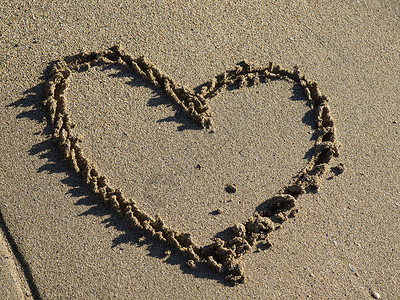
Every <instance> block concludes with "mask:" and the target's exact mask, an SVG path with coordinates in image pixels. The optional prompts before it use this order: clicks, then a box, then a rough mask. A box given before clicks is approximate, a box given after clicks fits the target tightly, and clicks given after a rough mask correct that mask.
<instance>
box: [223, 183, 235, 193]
mask: <svg viewBox="0 0 400 300" xmlns="http://www.w3.org/2000/svg"><path fill="white" fill-rule="evenodd" d="M236 190H237V189H236V186H235V185H234V184H230V183H228V184H227V185H225V191H226V192H227V193H229V194H233V193H236Z"/></svg>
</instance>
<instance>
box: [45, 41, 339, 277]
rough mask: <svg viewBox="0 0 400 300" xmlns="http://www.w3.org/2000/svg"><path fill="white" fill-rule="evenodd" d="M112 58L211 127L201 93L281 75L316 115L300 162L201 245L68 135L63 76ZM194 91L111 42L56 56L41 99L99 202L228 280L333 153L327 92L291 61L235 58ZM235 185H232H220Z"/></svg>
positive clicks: (206, 97)
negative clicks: (115, 181) (223, 234)
mask: <svg viewBox="0 0 400 300" xmlns="http://www.w3.org/2000/svg"><path fill="white" fill-rule="evenodd" d="M110 64H118V65H121V66H122V67H124V68H129V69H130V70H131V71H133V72H134V73H135V74H138V75H141V76H142V77H143V78H144V79H145V80H147V81H149V82H150V83H151V84H153V85H154V86H155V87H157V88H159V89H161V90H162V91H163V92H164V93H165V94H166V96H167V97H168V98H169V99H170V100H171V101H172V102H174V103H175V104H177V105H178V106H179V107H180V108H181V109H182V110H183V111H184V112H185V113H186V115H187V116H188V117H189V118H191V119H193V120H194V121H196V122H198V123H199V124H200V125H201V126H202V127H203V128H211V129H212V119H211V114H210V112H209V107H208V101H210V100H211V99H212V98H213V97H215V96H216V95H217V94H218V93H220V92H221V91H224V90H226V89H227V88H228V89H229V88H232V87H236V88H244V87H248V86H252V85H257V84H263V83H267V82H269V81H271V80H286V81H290V82H293V83H294V84H297V85H299V86H300V87H301V89H302V91H303V92H304V94H305V96H306V101H307V102H308V105H309V107H310V109H311V110H312V111H313V113H314V116H315V136H316V139H315V144H314V147H313V148H312V149H311V150H312V151H310V152H312V155H311V156H310V157H309V158H308V162H307V163H306V165H305V167H304V168H303V169H302V170H300V171H299V172H298V173H297V174H295V175H294V176H293V177H292V178H291V180H290V181H289V183H288V184H287V185H286V186H284V187H283V188H282V189H281V190H280V191H278V192H277V193H276V194H275V195H273V196H272V197H270V198H269V199H266V201H265V202H263V203H260V205H259V206H258V207H257V208H256V210H255V212H254V213H253V215H252V216H249V218H248V220H247V221H246V222H244V223H238V224H236V225H234V226H233V227H231V228H230V232H231V236H230V238H228V239H225V240H222V239H220V238H216V239H214V240H213V242H212V243H211V244H209V245H207V246H203V247H201V246H199V245H197V244H196V243H194V242H193V241H192V239H191V237H190V234H188V233H181V232H178V231H177V230H175V229H174V228H169V227H167V226H166V225H165V224H164V222H163V221H162V220H161V219H160V218H159V217H158V216H151V215H149V214H147V213H146V212H145V211H143V210H142V209H141V208H140V207H138V206H137V204H136V203H135V201H133V200H131V199H128V198H126V197H125V196H124V195H123V193H122V191H121V190H120V189H115V188H112V187H110V186H109V184H108V181H107V177H106V175H105V174H100V172H99V171H98V169H97V168H96V165H95V164H94V163H92V162H90V161H89V160H88V159H87V158H86V156H85V153H84V152H83V151H82V148H81V143H82V141H81V140H80V139H79V138H78V137H77V136H75V134H74V133H73V130H72V128H73V127H74V126H75V125H74V122H73V121H72V120H71V117H70V115H69V114H68V113H67V110H66V102H67V99H66V96H65V89H66V87H67V79H68V78H69V77H70V76H71V75H72V73H73V72H77V71H85V70H87V69H88V68H90V67H91V66H95V65H110ZM202 86H203V88H202V89H201V90H200V91H199V92H194V91H189V90H187V89H185V88H183V87H180V86H178V85H177V84H176V83H175V82H174V81H173V80H172V79H171V78H170V77H168V76H167V75H165V74H163V73H162V72H161V71H160V70H159V69H158V68H157V67H155V66H154V65H152V64H151V63H150V62H148V61H147V60H146V59H145V58H144V57H139V58H132V57H131V56H130V55H128V54H127V53H126V52H125V51H124V50H122V49H121V48H119V47H118V46H115V47H112V48H111V49H109V50H104V51H96V52H91V53H81V54H78V55H75V56H72V57H68V58H66V59H64V60H62V61H59V62H58V63H56V64H55V65H54V66H53V67H52V69H51V72H50V74H49V76H48V79H47V81H46V97H45V99H44V101H43V104H44V106H45V107H46V108H47V111H48V113H49V121H50V123H51V125H52V126H53V138H54V140H55V141H56V143H57V144H58V146H59V148H60V150H61V152H62V154H63V156H64V158H65V159H66V160H67V161H68V162H69V164H70V165H71V167H72V168H73V170H74V171H75V172H76V173H79V174H80V175H81V176H82V178H83V180H84V181H85V183H86V184H87V185H88V187H89V188H90V190H91V191H92V192H94V193H95V194H96V195H98V196H99V197H100V198H101V199H102V200H103V201H104V202H105V203H106V204H108V205H110V206H111V207H113V208H114V209H115V210H116V211H118V212H119V213H120V214H121V215H123V216H124V217H125V218H126V219H127V220H128V221H129V222H130V223H131V224H132V225H133V226H134V227H136V228H140V229H141V230H142V231H144V232H146V233H147V234H149V235H151V236H153V237H155V238H157V239H159V240H161V241H163V242H166V243H168V244H169V245H171V246H173V247H174V248H175V249H176V250H178V251H180V252H181V253H183V254H185V255H186V257H187V258H188V262H187V265H188V266H189V267H195V266H196V264H197V263H200V262H201V263H205V264H208V265H210V266H211V267H212V268H214V269H215V270H216V271H218V272H220V273H223V274H225V275H226V279H227V280H228V281H230V282H232V283H234V284H235V283H240V282H243V280H244V278H245V277H244V269H243V266H242V264H241V261H240V260H241V257H242V256H243V255H244V254H245V253H247V252H249V251H251V250H252V249H253V247H254V246H255V244H256V243H259V242H263V241H264V242H267V238H268V234H269V233H270V232H271V231H273V230H274V227H275V225H274V224H276V223H278V224H281V223H283V222H284V221H285V220H286V219H287V217H289V216H293V215H294V213H295V212H296V211H297V209H296V199H298V198H299V197H300V195H302V194H304V193H305V192H307V191H309V190H316V189H317V187H318V184H319V178H320V177H321V175H322V174H323V173H324V171H325V170H326V169H327V164H328V162H329V161H330V160H331V158H332V157H333V156H338V155H339V153H338V144H337V142H336V138H335V127H334V121H333V119H332V116H331V114H330V110H329V107H328V101H329V98H328V97H327V96H325V95H323V94H321V93H320V91H319V89H318V85H317V83H316V82H313V81H310V80H308V79H306V78H305V76H304V75H303V74H301V73H300V71H299V69H298V67H295V68H294V69H293V70H287V69H283V68H281V67H279V66H278V65H275V66H274V65H273V64H272V63H269V64H268V66H267V67H257V68H256V67H253V66H251V65H250V64H248V63H246V62H242V63H241V64H240V65H238V66H237V67H236V68H235V69H233V70H229V71H226V72H224V73H223V74H221V75H219V76H217V77H215V78H213V79H212V80H211V81H209V82H207V83H206V84H204V85H202ZM227 189H229V190H230V191H234V189H235V187H227Z"/></svg>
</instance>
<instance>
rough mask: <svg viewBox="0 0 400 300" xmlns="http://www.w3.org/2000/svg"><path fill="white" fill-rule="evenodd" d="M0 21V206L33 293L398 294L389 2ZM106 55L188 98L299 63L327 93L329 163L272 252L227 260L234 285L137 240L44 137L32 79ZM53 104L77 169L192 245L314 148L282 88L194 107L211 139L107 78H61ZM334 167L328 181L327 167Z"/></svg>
mask: <svg viewBox="0 0 400 300" xmlns="http://www.w3.org/2000/svg"><path fill="white" fill-rule="evenodd" d="M0 15H1V17H2V23H1V25H0V34H1V36H0V38H1V39H0V47H1V56H0V70H1V75H0V76H1V78H0V95H1V107H2V108H1V110H0V114H1V116H0V117H1V121H0V126H1V127H0V139H1V141H2V143H1V148H0V151H1V152H0V154H1V156H0V167H1V172H0V184H1V188H0V199H1V207H0V209H1V213H2V215H3V217H4V219H5V223H6V225H7V228H8V230H9V232H10V234H11V235H12V237H13V239H14V240H15V242H16V244H17V245H18V249H19V252H20V253H21V256H23V258H24V261H26V262H27V264H28V265H29V268H30V271H31V274H32V278H33V280H31V281H33V282H31V287H32V286H33V287H35V288H37V290H38V294H40V297H42V298H44V299H55V298H56V299H57V298H85V299H93V298H105V299H108V298H120V299H132V298H133V299H150V298H154V299H167V298H168V299H170V298H180V299H186V298H191V299H192V298H197V299H203V298H212V299H225V298H230V299H274V298H278V297H279V298H283V299H293V298H299V299H304V298H306V297H310V298H313V299H342V298H348V299H368V298H372V297H373V296H372V293H373V292H375V293H379V294H380V295H381V297H382V298H383V299H396V298H398V297H399V296H400V288H399V286H400V285H399V283H400V278H399V276H400V275H399V273H398V270H399V269H400V263H399V261H400V259H399V258H400V255H399V248H400V246H399V240H400V228H399V227H400V226H399V221H400V217H399V216H400V198H399V196H398V195H399V194H400V191H399V189H400V188H399V187H400V182H399V177H398V170H399V166H400V163H399V160H398V159H397V157H398V155H399V152H400V151H399V147H398V146H399V144H400V143H399V141H400V135H399V131H400V128H399V126H400V113H399V107H400V104H399V103H400V97H399V94H400V93H399V92H400V88H399V85H398V81H399V79H400V71H399V69H398V65H399V62H400V56H399V51H398V50H399V49H400V33H399V30H398V28H399V25H400V24H399V23H400V22H399V16H400V14H399V8H398V6H397V4H395V3H392V4H390V3H381V2H380V1H372V2H371V1H369V2H364V1H354V2H352V3H351V4H350V3H347V2H343V3H339V2H336V3H335V4H332V3H330V2H329V1H326V2H321V1H318V2H311V1H296V2H294V3H292V4H282V3H269V4H262V5H261V4H254V3H251V2H250V1H249V2H240V3H236V2H233V1H232V2H230V1H229V2H228V1H226V2H219V3H218V4H213V3H205V2H199V3H190V4H188V3H185V4H184V3H175V2H174V3H172V2H168V1H166V2H165V3H158V4H152V3H144V2H143V1H141V2H140V4H138V3H124V2H123V1H112V2H111V1H110V2H108V1H106V2H103V4H98V3H93V2H91V1H82V2H81V3H80V4H79V6H77V5H76V4H74V3H67V2H62V3H59V4H56V3H54V2H46V1H41V2H34V1H32V2H31V3H30V4H26V3H24V2H21V3H19V4H18V3H13V4H2V5H1V7H0ZM114 44H120V45H121V46H123V47H124V48H125V49H126V50H127V52H129V53H130V54H131V55H132V56H133V57H138V56H139V55H142V54H144V55H146V57H147V58H148V59H149V61H151V62H152V63H154V64H155V65H156V66H157V67H158V68H159V69H160V70H162V71H163V72H164V73H166V74H168V75H169V76H170V77H171V78H173V80H174V81H175V82H176V83H177V84H178V85H180V86H187V87H188V89H189V90H191V89H195V88H196V87H198V86H199V85H201V84H203V83H205V82H207V81H208V80H210V79H211V78H213V77H214V76H216V75H218V74H221V73H223V72H224V71H226V70H231V69H232V68H235V65H236V64H237V63H239V62H240V61H242V60H244V59H246V60H247V61H249V62H250V63H251V64H252V65H255V66H267V65H268V62H269V61H273V62H274V63H277V64H279V65H281V66H282V67H284V68H288V69H292V67H293V66H294V65H300V67H301V70H302V71H303V72H304V74H306V76H307V78H308V79H310V80H312V81H316V82H318V83H319V89H320V90H321V91H322V93H324V94H326V95H327V96H328V97H329V98H330V102H329V106H330V108H331V114H332V116H333V118H334V119H335V128H336V138H337V140H338V142H339V143H340V144H341V146H340V154H341V155H340V157H339V158H335V159H332V160H331V161H330V163H329V167H328V168H327V170H326V172H325V173H324V175H323V176H322V177H321V180H320V181H321V182H320V187H319V190H318V192H317V193H307V194H304V195H301V196H300V197H298V199H297V206H296V208H298V210H299V211H298V213H297V214H296V217H295V218H294V219H289V220H287V221H285V222H284V223H283V225H282V227H281V228H280V229H278V230H275V231H274V232H273V233H271V234H270V235H269V242H270V243H271V244H272V247H270V248H268V247H266V246H265V245H259V246H258V247H257V246H255V247H253V249H252V251H251V252H250V253H247V254H245V255H244V256H243V263H244V266H245V268H244V271H245V276H246V281H245V283H243V284H238V285H235V286H231V285H229V284H227V282H226V281H225V279H224V275H223V274H222V275H221V274H218V273H216V272H213V271H212V269H211V268H209V267H208V266H206V265H203V264H198V266H197V267H196V268H194V269H190V268H189V267H188V266H187V265H186V261H187V257H186V256H183V255H182V254H181V253H180V252H179V251H177V250H176V248H175V247H170V246H168V245H167V244H166V243H163V242H159V241H158V240H157V239H155V238H146V239H143V238H142V236H143V231H140V230H138V229H135V228H134V227H133V226H131V224H130V222H128V221H126V220H125V219H123V218H122V217H121V214H120V213H118V212H115V211H114V210H112V209H111V208H109V207H107V206H106V205H104V204H102V202H101V200H100V199H99V197H98V196H96V195H95V194H94V193H93V192H91V190H90V188H89V187H88V186H87V185H86V184H85V183H84V182H83V180H82V178H81V177H80V175H78V174H76V173H75V172H74V171H73V169H72V168H71V167H70V165H69V164H68V163H67V162H66V161H65V160H64V159H63V158H62V153H61V151H59V149H58V148H57V146H56V144H55V143H53V141H51V138H50V137H51V131H52V128H51V126H50V125H49V123H48V122H49V120H48V119H47V121H43V118H44V117H46V116H47V112H46V110H45V109H43V108H42V101H43V100H44V99H45V96H46V95H45V87H44V82H45V79H46V78H45V77H44V75H48V74H49V73H48V71H45V70H46V69H47V70H48V67H49V66H51V65H52V63H53V62H54V61H56V60H58V59H60V58H64V57H66V56H69V55H75V54H78V53H80V51H82V50H86V51H94V50H107V49H108V48H109V47H111V46H113V45H114ZM66 96H67V97H68V102H67V103H66V110H67V111H68V112H69V113H70V115H71V118H72V119H73V121H74V122H75V123H76V127H75V128H74V129H73V130H74V132H75V133H76V134H80V136H82V151H83V152H84V153H85V157H88V159H89V160H90V161H91V162H94V163H95V164H96V167H97V169H98V170H99V172H100V173H102V174H106V176H107V178H108V180H109V182H110V185H112V186H113V187H118V188H121V190H123V192H124V194H125V195H126V196H127V197H129V198H133V199H134V200H135V201H136V204H137V205H138V207H140V209H143V210H144V211H145V212H146V213H148V214H149V215H151V216H155V215H159V216H160V217H161V218H162V219H163V220H164V221H165V223H166V226H168V227H172V228H174V229H175V230H177V231H179V232H190V233H191V234H192V238H193V241H194V242H195V243H196V244H199V245H206V244H209V243H210V242H211V241H210V239H211V238H213V237H214V235H215V234H218V233H219V235H218V236H224V234H225V233H226V232H225V233H224V232H223V233H222V234H221V231H224V230H225V229H226V228H228V227H230V226H233V225H234V224H236V223H241V222H245V221H246V220H247V219H248V217H249V216H251V215H252V213H253V212H254V210H255V208H256V207H257V206H258V205H259V204H260V203H262V202H263V201H265V200H267V199H268V198H270V197H272V196H274V195H275V194H276V193H277V192H278V191H280V190H281V189H282V188H283V187H284V186H285V185H287V184H288V182H289V181H290V180H291V178H292V176H294V175H296V174H297V172H299V171H300V170H302V168H304V166H305V165H306V164H307V161H308V159H309V157H310V152H308V150H309V149H310V148H311V147H312V146H313V144H314V142H315V141H314V140H313V138H315V137H316V135H315V134H312V133H313V132H314V130H315V126H316V124H315V122H313V121H312V120H313V116H312V115H310V113H308V112H309V111H310V107H308V106H307V105H306V98H307V97H306V95H304V94H303V93H302V92H301V89H299V88H298V87H297V88H296V86H295V87H293V84H291V83H290V82H287V81H284V80H277V81H272V82H270V83H268V84H259V85H256V86H251V87H244V88H241V89H234V90H228V91H223V92H221V93H220V94H219V95H218V96H216V97H214V98H213V99H211V100H210V101H209V106H210V111H211V112H212V118H213V127H212V128H213V129H214V130H215V132H214V133H211V134H210V132H209V130H205V129H201V127H199V126H198V125H196V123H195V122H193V121H192V120H190V118H188V117H187V115H185V114H184V113H183V112H182V109H181V108H180V107H179V106H178V105H176V104H174V105H171V101H170V98H168V97H167V96H166V95H165V94H164V93H163V92H162V91H160V90H157V89H155V88H154V87H152V86H151V84H149V83H148V82H145V81H144V80H143V79H141V78H140V77H139V76H136V75H132V74H131V73H129V72H126V71H124V70H121V69H118V68H105V69H104V68H102V67H101V66H97V67H92V68H90V69H89V70H88V71H83V72H78V73H75V74H74V75H73V76H72V78H71V79H70V80H69V82H68V89H67V91H66ZM310 132H311V134H310ZM340 163H343V164H344V165H345V172H343V173H342V174H339V175H338V174H337V173H338V172H334V171H333V170H331V167H335V166H337V165H339V164H340ZM228 183H230V184H235V186H236V188H237V191H236V192H235V193H228V192H227V191H226V190H225V185H226V184H228ZM217 212H218V213H217ZM219 212H220V213H219ZM165 252H167V253H169V252H170V255H167V256H165ZM28 277H30V276H28ZM34 294H35V293H34Z"/></svg>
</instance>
